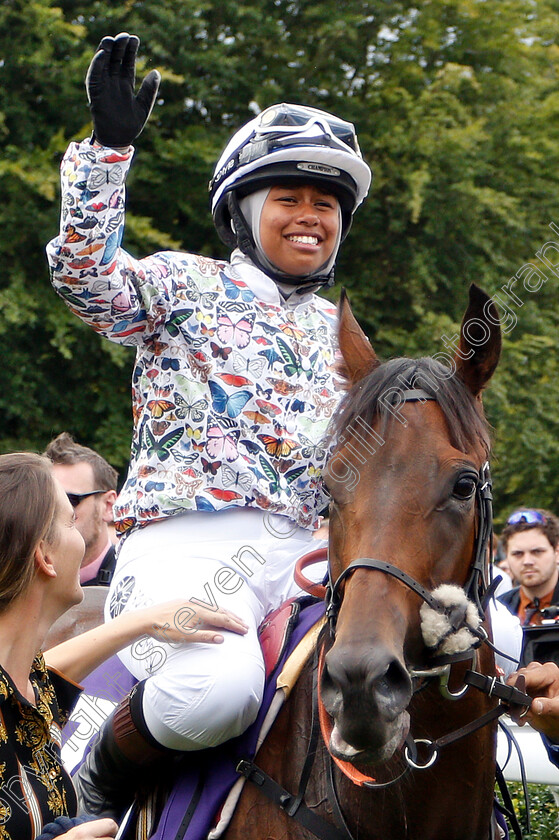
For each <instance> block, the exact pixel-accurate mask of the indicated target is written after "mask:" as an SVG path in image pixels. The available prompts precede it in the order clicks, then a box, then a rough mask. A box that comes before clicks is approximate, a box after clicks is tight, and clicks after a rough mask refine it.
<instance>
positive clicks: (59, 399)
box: [0, 0, 559, 511]
mask: <svg viewBox="0 0 559 840" xmlns="http://www.w3.org/2000/svg"><path fill="white" fill-rule="evenodd" d="M558 12H559V4H558V3H557V2H556V0H421V2H416V3H410V2H398V0H371V2H363V1H362V2H357V1H356V0H345V2H344V3H339V2H333V0H320V2H318V0H260V2H254V0H246V1H245V2H238V0H219V2H217V0H155V2H149V3H147V2H132V0H126V2H124V0H120V2H110V3H109V2H107V0H97V2H91V0H89V2H87V3H86V2H84V0H60V2H55V1H54V0H2V2H0V142H1V143H2V157H1V159H0V197H1V201H0V220H1V224H0V253H1V256H2V266H3V272H2V277H1V278H0V335H2V338H3V346H4V348H5V350H4V359H5V362H4V364H3V365H2V368H1V370H0V410H1V412H2V424H1V426H0V448H1V449H2V450H3V451H5V450H8V449H13V448H15V447H21V448H23V447H25V448H35V449H41V448H42V447H43V446H44V445H45V444H46V442H47V441H48V440H49V439H50V437H51V436H52V435H53V434H55V433H57V432H59V431H61V430H62V429H68V430H70V431H71V432H73V433H74V434H75V435H76V437H77V438H78V439H79V440H80V441H81V442H84V443H88V444H90V445H92V446H94V447H96V448H98V449H100V450H101V451H102V452H103V454H105V455H106V456H107V457H108V458H110V459H111V460H112V461H113V463H115V465H116V466H118V467H119V468H123V467H124V465H125V463H126V461H127V455H128V441H129V436H130V422H131V421H130V407H129V395H128V394H129V384H128V383H129V377H130V371H131V367H132V365H133V355H131V351H128V350H126V349H123V348H119V347H116V346H113V345H111V344H110V343H109V342H106V341H103V340H101V339H99V338H98V337H97V336H96V335H95V334H94V333H92V332H90V331H89V330H88V329H87V328H86V327H84V326H82V325H81V324H80V323H79V322H77V321H76V319H75V318H74V317H73V316H72V315H71V314H70V313H69V312H68V311H67V310H66V309H65V307H64V305H63V304H62V303H61V302H60V301H59V300H58V299H57V297H56V295H55V294H54V293H53V292H52V290H51V289H50V285H49V282H48V273H47V268H46V261H45V258H44V246H45V244H46V242H47V241H48V240H49V239H50V238H52V236H54V235H55V234H56V229H57V218H58V203H59V193H58V164H59V161H60V157H61V155H62V153H63V151H64V148H65V146H66V145H67V143H68V141H69V140H71V139H81V138H82V137H84V136H87V134H88V133H89V130H90V127H89V114H88V109H87V103H86V99H85V93H84V88H83V78H84V75H85V71H86V69H87V66H88V63H89V60H90V58H91V55H92V53H93V51H94V49H95V46H96V44H97V43H98V41H99V40H100V39H101V37H102V36H103V35H104V34H116V33H117V32H119V31H122V30H127V31H130V32H136V33H138V34H139V35H140V37H141V39H142V45H141V48H140V58H141V61H140V67H139V74H141V75H143V74H144V73H145V72H146V71H147V70H148V69H149V68H151V67H157V68H158V69H159V70H160V71H161V73H162V76H163V82H162V87H161V94H160V100H159V102H158V104H157V106H156V108H155V110H154V113H153V115H152V118H151V120H150V123H149V125H148V127H147V128H146V130H145V132H144V134H143V135H142V136H141V137H140V138H139V140H138V142H137V150H138V151H137V159H136V162H135V164H134V166H133V170H132V174H131V177H130V179H129V199H128V209H129V212H128V225H127V233H126V241H125V245H126V247H127V248H128V250H130V251H131V252H133V253H134V254H136V255H143V254H145V253H149V252H152V251H154V250H156V249H160V248H162V247H163V248H167V247H179V248H183V249H185V250H188V251H194V252H199V253H205V254H211V255H216V256H218V255H219V256H225V252H224V248H223V246H222V245H221V243H220V242H219V241H218V239H217V236H216V234H215V232H214V230H213V226H212V224H211V219H210V216H209V212H208V209H207V181H208V179H209V177H210V175H211V172H212V167H213V163H214V162H215V160H216V158H217V156H218V154H219V152H220V150H221V148H222V147H223V145H224V143H225V141H226V139H227V138H228V137H229V135H230V134H231V132H232V131H233V130H234V129H235V128H236V127H238V126H239V125H241V124H242V123H243V122H245V121H246V120H247V119H249V118H250V117H251V116H253V114H254V113H255V111H256V110H257V109H259V108H264V107H266V106H267V105H270V104H271V103H273V102H276V101H281V100H285V101H293V102H304V103H308V104H314V105H317V106H319V107H323V108H326V109H327V110H332V111H334V112H337V113H339V114H340V115H341V116H343V117H345V118H346V119H350V120H352V121H354V122H355V124H356V125H357V127H358V130H359V137H360V141H361V145H362V150H363V153H364V155H365V157H366V158H367V160H368V161H369V162H370V163H371V165H372V167H373V170H374V173H375V180H374V183H373V189H372V191H371V195H370V197H369V199H368V201H367V203H366V205H365V206H364V207H363V208H362V209H361V210H360V212H359V214H358V216H357V217H356V221H355V224H354V227H353V230H352V232H351V233H350V236H349V238H348V240H347V242H346V243H345V244H344V248H343V251H342V257H341V259H340V263H339V268H338V277H339V278H340V280H341V281H343V283H344V285H345V286H346V287H347V288H348V291H349V293H350V297H351V300H352V303H353V305H354V308H355V311H356V314H357V316H358V317H359V319H360V321H361V323H362V324H363V326H364V327H365V329H366V330H367V332H368V333H369V335H370V336H371V338H372V339H373V341H374V343H375V346H376V347H377V349H378V350H380V352H381V354H383V355H384V356H389V355H395V354H410V355H413V354H417V353H432V352H435V351H437V350H442V349H444V339H443V336H447V338H450V337H451V336H452V335H453V334H454V333H455V332H456V331H457V329H458V325H459V321H460V316H461V312H462V311H463V309H464V308H465V303H466V298H467V287H468V285H469V283H470V282H472V281H474V282H477V283H478V284H480V285H481V286H482V287H484V288H485V289H486V290H487V291H489V292H490V293H492V294H493V293H500V294H503V293H502V292H499V290H501V289H502V287H503V286H504V285H505V284H507V282H508V281H509V280H510V278H511V277H513V276H514V275H517V279H516V281H515V285H514V289H516V295H517V299H518V300H520V301H521V302H522V306H521V305H519V304H518V303H516V304H515V303H513V301H512V299H511V298H510V297H508V298H507V297H506V295H505V297H504V298H503V300H504V301H505V303H508V304H509V305H510V312H514V318H515V319H516V322H515V323H514V325H513V326H512V328H511V329H509V327H510V326H511V324H510V323H507V324H506V325H505V326H506V328H507V329H508V332H507V334H506V337H505V351H504V357H503V363H502V365H501V368H500V370H499V372H498V374H497V376H496V378H495V382H494V384H493V385H492V387H491V390H490V392H489V393H488V396H487V400H486V404H487V407H488V411H489V414H490V417H491V420H492V422H493V424H494V425H495V429H496V459H495V465H494V473H495V479H496V482H495V483H496V488H497V502H498V505H497V507H498V509H502V510H503V511H504V510H505V508H508V507H510V506H512V505H514V504H518V503H521V502H524V501H527V502H529V503H533V504H536V503H538V504H546V505H548V506H550V507H552V508H553V507H554V506H555V505H556V502H557V499H558V490H559V469H558V467H559V443H558V440H559V435H558V431H559V430H558V429H557V420H556V414H557V412H556V410H555V404H554V403H555V397H556V394H557V387H556V384H555V383H556V381H557V380H556V376H555V373H556V367H557V364H558V363H557V341H556V334H557V333H556V320H557V317H558V314H557V313H558V305H557V294H556V287H557V283H558V282H559V277H557V276H556V275H555V274H554V273H553V271H552V270H551V269H550V268H549V267H546V266H544V265H543V263H542V262H541V260H538V258H536V257H535V252H536V251H537V250H538V249H540V248H541V247H542V245H544V243H545V242H546V241H547V240H549V239H551V238H553V237H554V234H553V233H552V232H551V231H550V229H549V227H548V225H549V223H550V222H552V221H555V222H557V223H558V224H559V212H558V207H557V194H558V189H557V187H558V175H557V173H558V171H559V167H558V163H559V161H558V155H559V143H558V142H557V141H558V139H559V138H558V133H559V128H558V126H559V121H558V120H557V115H558V111H559V95H558V92H557V91H558V73H557V71H558V67H559V48H558V47H556V46H555V42H556V40H557V33H558V30H559V13H558ZM555 238H556V239H557V241H559V234H558V235H557V236H556V237H555ZM548 253H549V257H550V259H551V260H552V261H553V262H554V261H557V262H559V253H556V254H555V256H553V255H552V253H551V252H548ZM529 262H533V263H534V265H537V266H539V268H540V270H544V271H545V276H546V278H547V279H546V282H545V283H543V285H542V287H541V288H540V289H539V290H537V291H530V290H529V289H530V288H534V286H535V283H534V282H532V284H531V286H530V283H528V289H527V288H525V286H524V283H526V277H527V274H526V273H524V274H522V271H521V270H522V267H523V266H524V265H526V264H527V263H529ZM338 292H339V289H337V288H335V289H334V290H333V291H332V295H333V296H334V297H336V296H337V294H338ZM512 319H513V316H512V315H510V316H509V320H510V321H511V322H512Z"/></svg>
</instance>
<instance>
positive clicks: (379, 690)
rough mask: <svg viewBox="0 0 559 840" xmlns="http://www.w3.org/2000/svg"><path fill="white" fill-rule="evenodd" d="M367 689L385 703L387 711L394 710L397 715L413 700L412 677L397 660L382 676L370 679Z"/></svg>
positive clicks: (392, 662)
mask: <svg viewBox="0 0 559 840" xmlns="http://www.w3.org/2000/svg"><path fill="white" fill-rule="evenodd" d="M367 688H368V689H369V690H370V691H372V692H373V693H374V694H376V695H377V696H378V697H379V700H382V701H384V702H383V704H382V705H384V707H385V709H386V710H387V711H388V710H389V709H393V710H394V712H395V713H396V714H397V713H399V712H400V711H401V710H402V709H405V708H406V706H407V705H408V703H409V701H410V698H411V679H410V676H409V674H408V672H407V670H406V669H405V668H404V667H403V665H401V663H400V662H398V660H396V659H393V660H392V661H391V662H390V664H389V665H388V668H387V669H386V672H385V673H384V674H383V675H382V676H380V677H377V678H376V679H375V678H374V677H372V678H371V677H370V678H369V679H368V680H367Z"/></svg>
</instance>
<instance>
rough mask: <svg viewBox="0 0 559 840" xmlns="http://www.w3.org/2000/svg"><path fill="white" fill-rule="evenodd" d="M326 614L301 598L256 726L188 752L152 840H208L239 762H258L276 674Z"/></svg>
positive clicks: (268, 683) (319, 607)
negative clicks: (294, 623)
mask: <svg viewBox="0 0 559 840" xmlns="http://www.w3.org/2000/svg"><path fill="white" fill-rule="evenodd" d="M309 602H310V603H309ZM323 615H324V603H323V602H322V601H320V602H316V600H315V599H308V598H303V599H301V611H300V613H299V617H298V621H297V624H296V626H295V627H294V629H293V631H292V633H291V636H290V638H289V639H288V640H287V643H286V646H285V649H284V651H283V652H282V655H281V657H280V659H279V661H278V664H277V665H276V667H275V669H274V671H273V672H272V673H271V675H270V678H269V679H268V680H267V682H266V687H265V689H264V698H263V701H262V705H261V707H260V712H259V714H258V717H257V718H256V720H255V722H254V723H253V724H252V726H250V727H249V728H248V729H247V731H246V732H244V733H243V735H240V736H239V737H238V738H233V739H231V740H230V741H227V742H226V743H225V744H221V745H220V746H219V747H215V748H214V749H210V750H203V751H201V752H196V753H188V754H187V756H186V757H185V760H184V765H185V766H184V767H182V768H181V769H180V773H179V776H178V778H177V781H176V783H175V785H174V787H173V790H172V791H171V794H170V796H169V798H168V800H167V802H166V804H165V806H164V808H163V812H162V814H161V817H160V819H159V823H158V825H157V827H156V830H155V832H154V834H152V836H151V840H204V838H206V837H207V835H208V832H209V831H210V830H211V828H212V827H213V824H214V822H215V817H216V814H217V813H218V812H219V809H220V808H221V806H222V805H223V802H224V801H225V799H226V797H227V794H228V793H229V791H230V790H231V788H232V787H233V785H234V784H235V782H236V781H237V779H238V778H239V774H238V773H237V771H236V767H237V765H238V763H239V761H240V760H241V759H243V758H245V759H252V758H254V755H255V753H256V744H257V742H258V736H259V734H260V730H261V728H262V723H263V721H264V718H265V717H266V714H267V712H268V709H269V707H270V703H271V702H272V699H273V697H274V694H275V692H276V677H277V675H278V674H279V673H280V671H281V669H282V667H283V665H284V663H285V661H286V660H287V658H288V656H289V654H290V653H291V652H292V651H293V650H294V649H295V647H296V646H297V645H298V644H299V642H300V641H301V639H302V638H303V636H305V634H306V633H307V632H308V630H310V628H311V627H312V626H313V625H314V624H315V623H316V622H317V621H318V620H319V619H320V618H322V616H323Z"/></svg>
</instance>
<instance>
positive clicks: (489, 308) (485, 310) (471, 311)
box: [454, 283, 501, 397]
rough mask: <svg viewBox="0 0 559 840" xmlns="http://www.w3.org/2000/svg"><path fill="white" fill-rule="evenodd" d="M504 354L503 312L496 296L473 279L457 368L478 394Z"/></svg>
mask: <svg viewBox="0 0 559 840" xmlns="http://www.w3.org/2000/svg"><path fill="white" fill-rule="evenodd" d="M500 355H501V328H500V326H499V314H498V312H497V308H496V307H495V304H494V303H493V301H492V299H491V298H490V297H489V295H488V294H486V293H485V292H484V291H483V289H480V288H479V286H476V285H475V283H472V284H471V286H470V302H469V304H468V308H467V309H466V312H465V314H464V318H463V320H462V326H461V328H460V344H459V347H458V349H457V350H456V356H455V358H454V361H455V363H456V372H457V374H458V376H459V377H460V378H461V379H462V381H463V382H464V383H465V384H466V385H467V387H468V388H469V390H470V391H471V392H472V394H473V395H474V397H477V396H479V395H480V393H481V391H482V390H483V389H484V388H485V386H486V385H487V383H488V382H489V380H490V379H491V377H492V376H493V373H494V371H495V368H496V367H497V364H498V362H499V356H500Z"/></svg>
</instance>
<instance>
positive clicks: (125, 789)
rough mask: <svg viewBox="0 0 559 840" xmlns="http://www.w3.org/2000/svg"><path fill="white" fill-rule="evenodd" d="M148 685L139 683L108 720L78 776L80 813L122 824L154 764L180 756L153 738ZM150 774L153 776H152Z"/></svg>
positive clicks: (76, 783)
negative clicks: (146, 704)
mask: <svg viewBox="0 0 559 840" xmlns="http://www.w3.org/2000/svg"><path fill="white" fill-rule="evenodd" d="M143 689H144V683H143V682H141V683H138V685H137V686H135V687H134V688H133V689H132V691H131V692H130V694H129V695H128V696H127V697H125V699H124V700H123V701H122V702H121V703H120V704H119V705H118V706H117V708H116V709H115V710H114V712H113V713H112V715H111V716H110V717H109V718H108V719H107V720H106V721H105V723H104V724H103V726H102V727H101V729H100V731H99V736H98V738H97V741H96V742H95V744H94V746H93V747H92V749H91V751H90V752H89V754H88V755H87V757H86V759H85V760H84V762H83V764H82V766H81V767H80V769H79V770H78V772H77V773H76V775H75V776H74V779H73V781H74V786H75V788H76V792H77V795H78V811H79V813H80V814H82V815H84V814H86V815H88V816H98V817H112V818H113V819H114V820H116V821H117V822H119V821H120V819H121V818H122V816H123V814H124V812H125V811H126V809H127V808H128V807H129V805H131V804H132V801H133V799H134V796H135V794H136V793H137V791H138V790H139V789H141V787H142V783H143V782H144V783H145V779H146V775H147V774H146V771H147V770H148V769H149V770H150V771H151V770H152V768H153V766H154V764H156V763H158V762H161V763H165V759H169V758H170V757H171V756H175V755H177V753H176V752H175V751H174V750H170V749H168V748H167V747H163V746H161V745H160V744H158V743H157V741H156V740H155V739H154V738H153V737H152V736H151V734H150V733H149V730H148V729H147V726H146V724H145V721H144V716H143V712H142V694H143ZM151 775H152V774H151V772H150V776H151Z"/></svg>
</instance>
